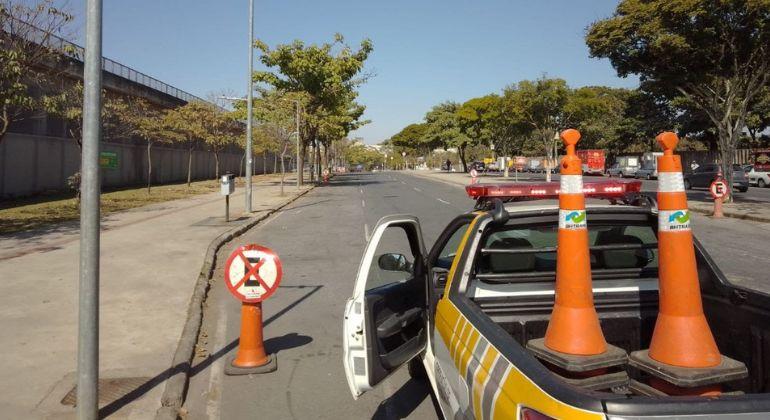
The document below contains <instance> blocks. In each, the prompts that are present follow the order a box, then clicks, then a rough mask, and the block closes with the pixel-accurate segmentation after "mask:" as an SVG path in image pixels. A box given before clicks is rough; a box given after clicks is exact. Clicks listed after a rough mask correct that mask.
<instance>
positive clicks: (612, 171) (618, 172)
mask: <svg viewBox="0 0 770 420" xmlns="http://www.w3.org/2000/svg"><path fill="white" fill-rule="evenodd" d="M605 173H606V174H607V176H608V177H610V178H612V177H613V176H619V177H622V176H623V168H621V167H620V164H619V163H614V164H612V165H611V166H610V167H609V168H607V171H606V172H605Z"/></svg>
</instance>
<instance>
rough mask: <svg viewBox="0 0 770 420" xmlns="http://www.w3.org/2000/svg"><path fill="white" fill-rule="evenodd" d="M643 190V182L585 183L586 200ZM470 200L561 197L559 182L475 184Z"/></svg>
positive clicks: (621, 195) (470, 188)
mask: <svg viewBox="0 0 770 420" xmlns="http://www.w3.org/2000/svg"><path fill="white" fill-rule="evenodd" d="M641 190H642V182H641V181H594V182H590V181H589V182H584V183H583V193H585V196H586V198H623V197H624V196H626V194H629V193H638V192H640V191H641ZM465 191H466V193H467V194H468V196H469V197H470V198H473V199H476V200H478V199H482V198H526V199H546V198H557V197H558V196H559V183H558V182H540V183H532V184H526V183H501V184H473V185H468V186H466V187H465Z"/></svg>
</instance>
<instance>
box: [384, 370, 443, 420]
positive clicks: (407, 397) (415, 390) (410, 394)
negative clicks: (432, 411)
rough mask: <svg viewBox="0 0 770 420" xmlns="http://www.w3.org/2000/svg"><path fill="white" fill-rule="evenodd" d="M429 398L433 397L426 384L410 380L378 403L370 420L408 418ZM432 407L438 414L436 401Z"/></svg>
mask: <svg viewBox="0 0 770 420" xmlns="http://www.w3.org/2000/svg"><path fill="white" fill-rule="evenodd" d="M429 396H430V397H431V400H432V399H433V397H432V395H431V393H430V389H429V388H428V384H427V383H425V382H420V381H418V380H415V379H414V378H410V379H409V380H408V381H406V382H405V383H404V384H403V385H402V386H401V388H399V389H398V390H397V391H396V392H394V393H393V395H391V396H390V397H388V399H386V400H385V401H383V402H381V403H380V405H379V406H378V407H377V411H375V412H374V414H373V415H372V420H392V419H403V418H406V417H409V415H410V414H411V413H412V412H413V411H414V410H416V409H417V407H419V406H420V404H421V403H422V402H423V401H424V400H425V398H426V397H429ZM433 405H434V406H435V408H436V413H440V410H439V409H438V407H437V406H436V401H433Z"/></svg>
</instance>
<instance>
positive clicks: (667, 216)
mask: <svg viewBox="0 0 770 420" xmlns="http://www.w3.org/2000/svg"><path fill="white" fill-rule="evenodd" d="M658 230H659V231H665V232H678V231H683V230H690V211H689V210H661V211H660V213H659V214H658Z"/></svg>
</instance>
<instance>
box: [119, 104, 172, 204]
mask: <svg viewBox="0 0 770 420" xmlns="http://www.w3.org/2000/svg"><path fill="white" fill-rule="evenodd" d="M129 109H130V110H131V112H130V113H129V114H128V118H129V121H128V123H129V124H130V125H131V126H132V127H133V131H134V134H135V135H136V136H137V137H140V138H142V139H144V140H145V141H146V142H147V194H150V193H151V188H152V146H153V144H155V143H169V142H172V141H182V140H183V137H182V136H181V135H179V134H178V133H177V132H176V131H174V130H173V129H172V128H171V127H170V126H169V125H168V121H167V119H166V118H165V111H161V110H160V109H159V108H158V107H155V106H153V105H152V104H150V103H149V102H147V101H146V100H145V99H142V98H130V99H129Z"/></svg>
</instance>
